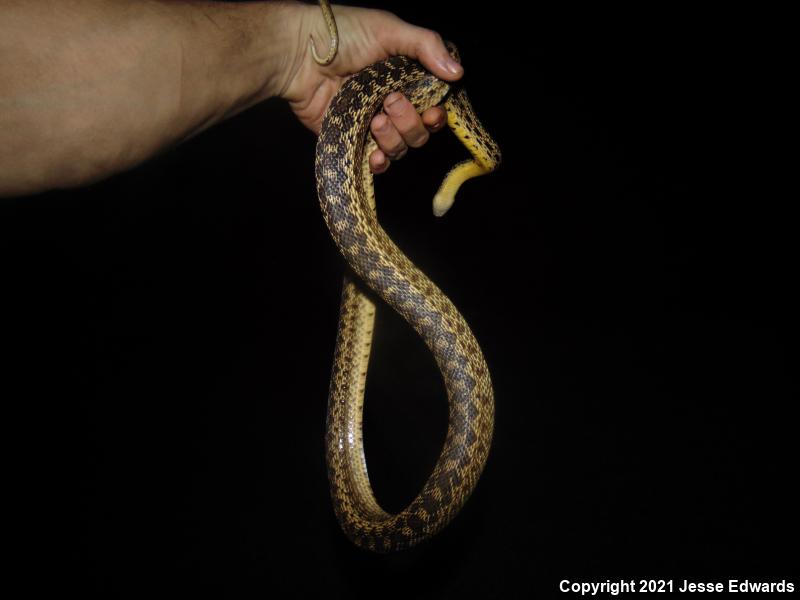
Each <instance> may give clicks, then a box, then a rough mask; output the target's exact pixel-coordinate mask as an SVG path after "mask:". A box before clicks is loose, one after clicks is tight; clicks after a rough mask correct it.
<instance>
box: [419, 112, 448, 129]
mask: <svg viewBox="0 0 800 600" xmlns="http://www.w3.org/2000/svg"><path fill="white" fill-rule="evenodd" d="M422 123H423V124H424V125H425V127H427V128H428V131H439V130H440V129H441V128H442V127H444V125H445V123H447V112H445V110H444V109H443V108H441V107H439V106H433V107H431V108H429V109H428V110H426V111H425V112H424V113H422Z"/></svg>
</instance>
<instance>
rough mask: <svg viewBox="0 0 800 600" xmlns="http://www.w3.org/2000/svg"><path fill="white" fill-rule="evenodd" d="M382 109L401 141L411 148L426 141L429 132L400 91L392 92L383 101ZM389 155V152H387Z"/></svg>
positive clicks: (417, 146)
mask: <svg viewBox="0 0 800 600" xmlns="http://www.w3.org/2000/svg"><path fill="white" fill-rule="evenodd" d="M383 110H384V111H385V112H386V114H387V115H389V118H390V119H391V121H392V125H394V127H395V129H396V130H397V131H398V133H399V134H400V136H401V137H402V138H403V141H404V142H405V143H406V145H407V146H410V147H411V148H419V147H420V146H422V145H423V144H424V143H425V142H427V141H428V138H429V137H430V134H429V133H428V130H427V129H425V125H424V124H423V123H422V118H421V117H420V116H419V114H417V111H416V110H415V109H414V105H413V104H411V102H409V100H408V99H407V98H406V97H405V96H403V94H401V93H400V92H392V93H391V94H389V95H388V96H387V97H386V100H384V101H383ZM389 155H390V156H391V152H390V153H389Z"/></svg>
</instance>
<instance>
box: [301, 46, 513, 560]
mask: <svg viewBox="0 0 800 600" xmlns="http://www.w3.org/2000/svg"><path fill="white" fill-rule="evenodd" d="M450 51H451V54H452V55H453V56H454V57H457V53H456V51H455V48H454V47H453V46H450ZM392 91H400V92H402V93H403V94H404V95H405V96H406V97H408V98H409V100H411V102H412V103H413V104H414V106H415V107H416V109H417V110H418V111H420V112H421V111H423V110H425V109H426V108H429V107H431V106H434V105H438V104H440V103H442V102H443V106H444V108H445V109H446V111H447V113H448V123H449V125H450V128H451V129H452V130H453V131H454V132H455V133H456V135H457V136H458V137H459V139H461V141H462V142H463V143H464V145H465V146H466V147H467V149H468V150H469V151H470V153H471V154H472V159H471V160H467V161H464V162H462V163H460V164H459V165H456V166H455V167H454V168H453V169H452V170H451V171H450V172H449V173H448V174H447V176H446V177H445V180H444V182H443V183H442V186H441V187H440V189H439V192H438V193H437V194H436V197H435V200H434V212H435V213H436V214H443V213H444V212H445V211H446V210H447V209H448V208H449V207H450V205H452V202H453V199H454V197H455V193H456V191H457V190H458V188H459V186H460V185H461V183H463V182H464V181H465V180H466V179H468V178H470V177H475V176H477V175H481V174H484V173H488V172H489V171H491V170H493V169H494V168H495V167H496V166H497V164H498V163H499V161H500V152H499V150H498V148H497V145H496V144H495V142H494V141H493V140H492V139H491V138H490V137H489V135H488V134H487V133H486V131H485V130H484V128H483V127H482V126H481V124H480V123H479V122H478V120H477V119H476V118H475V115H474V113H473V111H472V108H471V106H470V103H469V101H468V99H467V96H466V94H465V93H464V91H463V90H451V89H450V85H449V84H448V83H446V82H444V81H441V80H439V79H437V78H436V77H434V76H433V75H431V74H430V73H428V72H427V71H426V70H425V69H424V68H423V67H422V66H421V65H420V64H419V63H417V62H415V61H412V60H410V59H408V58H406V57H404V56H396V57H393V58H390V59H388V60H385V61H383V62H379V63H375V64H373V65H372V66H370V67H367V68H366V69H364V70H363V71H361V72H359V73H358V74H356V75H354V76H353V77H351V78H350V79H348V80H347V81H346V82H345V83H344V84H343V86H342V88H341V89H340V91H339V93H338V94H337V95H336V97H335V98H334V99H333V101H332V102H331V104H330V106H329V108H328V110H327V112H326V114H325V117H324V119H323V122H322V130H321V133H320V136H319V139H318V142H317V150H316V180H317V192H318V194H319V199H320V205H321V208H322V213H323V216H324V218H325V222H326V224H327V226H328V229H329V230H330V233H331V235H332V237H333V239H334V241H335V243H336V245H337V246H338V248H339V250H340V252H341V253H342V255H343V257H344V259H345V261H346V262H347V264H348V266H349V267H350V270H351V274H350V275H347V276H346V277H345V280H344V289H343V292H342V301H341V308H340V320H339V329H338V335H337V341H336V351H335V355H334V365H333V372H332V375H331V384H330V395H329V400H328V417H327V434H326V460H327V465H328V476H329V481H330V489H331V497H332V499H333V505H334V510H335V513H336V516H337V518H338V520H339V523H340V525H341V527H342V529H343V531H344V532H345V534H346V535H347V536H348V537H349V538H350V539H351V540H352V541H353V542H354V543H355V544H357V545H358V546H360V547H362V548H365V549H368V550H372V551H375V552H389V551H394V550H401V549H404V548H409V547H411V546H413V545H415V544H417V543H419V542H420V541H422V540H424V539H426V538H428V537H430V536H432V535H433V534H435V533H436V532H437V531H439V530H441V529H442V528H443V527H444V526H445V525H446V524H447V523H448V522H449V521H450V520H451V519H452V518H453V517H454V516H455V515H456V513H457V512H458V511H459V510H460V509H461V507H462V506H463V505H464V503H465V502H466V500H467V498H468V497H469V495H470V494H471V493H472V490H473V489H474V487H475V485H476V483H477V481H478V478H479V477H480V475H481V472H482V470H483V467H484V465H485V463H486V458H487V456H488V453H489V447H490V445H491V438H492V429H493V423H494V397H493V392H492V384H491V380H490V376H489V370H488V368H487V366H486V361H485V360H484V357H483V353H482V352H481V349H480V347H479V346H478V343H477V341H476V340H475V337H474V335H473V334H472V331H471V330H470V328H469V326H468V325H467V323H466V321H465V320H464V318H463V317H462V316H461V314H460V313H459V312H458V310H456V308H455V306H453V304H452V302H450V300H449V299H448V298H447V297H446V296H445V295H444V293H442V291H441V290H439V288H438V287H436V285H435V284H434V283H433V282H432V281H430V279H428V278H427V277H426V276H425V275H424V274H423V273H422V272H421V271H420V270H419V269H418V268H417V267H416V266H415V265H414V264H413V263H412V262H411V261H410V260H409V259H408V258H407V257H406V256H405V255H404V254H403V252H402V251H401V250H400V249H399V248H398V247H397V246H396V245H395V244H394V242H393V241H392V240H391V239H390V238H389V236H388V235H387V234H386V232H385V231H384V230H383V228H382V227H381V226H380V223H379V222H378V220H377V216H376V212H375V195H374V189H373V185H372V175H371V173H370V170H369V163H368V156H369V154H370V153H371V152H372V150H374V149H375V147H376V145H375V142H374V140H372V138H371V137H370V134H369V122H370V120H371V119H372V117H373V116H374V115H375V114H376V112H377V111H378V110H379V108H380V106H381V104H382V102H383V99H384V98H385V97H386V96H387V95H388V94H389V93H390V92H392ZM368 290H371V291H372V292H374V293H375V294H377V295H378V296H380V297H381V298H382V299H383V300H384V301H385V302H386V303H387V304H388V305H389V306H391V307H392V308H393V309H394V310H395V311H397V312H398V313H399V314H400V315H402V317H403V318H404V319H405V320H406V321H407V322H408V323H409V324H410V325H411V326H412V327H413V328H414V329H415V330H416V331H417V333H418V334H419V335H420V336H421V337H422V339H423V340H424V341H425V343H426V344H427V346H428V348H429V349H430V350H431V352H432V353H433V355H434V357H435V359H436V363H437V365H438V367H439V369H440V371H441V373H442V377H443V379H444V383H445V387H446V389H447V396H448V401H449V421H448V429H447V436H446V439H445V442H444V447H443V449H442V453H441V455H440V456H439V459H438V461H437V462H436V465H435V467H434V469H433V472H432V474H431V475H430V477H429V478H428V480H427V482H426V483H425V485H424V486H423V488H422V490H421V491H420V493H419V494H418V495H417V497H416V498H415V499H414V500H413V501H412V502H411V504H410V505H409V506H408V507H407V508H406V509H405V510H403V511H401V512H400V513H399V514H394V515H392V514H389V513H387V512H386V511H384V510H383V509H382V508H381V507H380V505H379V504H378V501H377V500H376V499H375V496H374V494H373V492H372V488H371V487H370V483H369V476H368V474H367V464H366V458H365V455H364V446H363V435H362V419H363V405H364V388H365V382H366V375H367V367H368V362H369V350H370V345H371V343H372V332H373V327H374V316H375V303H374V302H373V301H372V300H371V299H370V295H369V293H368Z"/></svg>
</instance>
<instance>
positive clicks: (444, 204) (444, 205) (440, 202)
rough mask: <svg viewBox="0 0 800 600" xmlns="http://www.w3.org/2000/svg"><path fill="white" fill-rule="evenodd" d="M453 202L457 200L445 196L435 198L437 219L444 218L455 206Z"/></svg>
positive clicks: (434, 212) (438, 195)
mask: <svg viewBox="0 0 800 600" xmlns="http://www.w3.org/2000/svg"><path fill="white" fill-rule="evenodd" d="M453 202H455V198H453V197H451V196H445V195H443V194H436V196H434V197H433V214H434V216H436V217H443V216H444V215H445V214H446V213H447V211H448V210H450V207H451V206H453Z"/></svg>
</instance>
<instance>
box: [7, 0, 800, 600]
mask: <svg viewBox="0 0 800 600" xmlns="http://www.w3.org/2000/svg"><path fill="white" fill-rule="evenodd" d="M365 4H366V3H365ZM372 5H373V6H381V7H384V8H388V9H390V10H393V11H394V12H396V13H397V14H399V15H400V16H402V17H404V18H405V19H407V20H409V21H412V22H415V23H418V24H420V25H424V26H428V27H432V28H435V29H437V30H438V31H440V32H441V33H442V34H443V35H444V36H445V37H447V38H449V39H452V40H454V41H455V42H456V43H457V44H458V45H459V48H460V50H461V52H462V58H463V61H464V63H465V66H466V71H467V75H466V77H465V79H464V83H465V85H466V86H467V88H468V90H469V93H470V96H471V98H472V100H473V103H474V106H475V109H476V111H477V113H478V115H479V117H480V118H481V119H482V120H483V122H484V123H485V125H486V126H487V128H488V129H489V130H490V131H491V132H492V133H493V134H494V135H495V136H496V139H497V140H498V142H499V144H500V146H501V148H502V150H503V152H504V163H503V166H502V168H501V169H500V170H499V171H498V172H497V173H495V174H493V175H491V176H490V177H485V178H482V179H480V180H475V181H472V182H470V183H468V184H467V185H466V186H465V187H464V189H463V190H462V192H461V195H460V198H459V200H458V201H457V203H456V205H455V207H454V209H453V210H452V211H451V213H450V214H448V215H447V216H446V217H445V218H442V219H435V218H434V217H432V216H431V214H430V200H431V198H432V195H433V192H434V191H435V189H436V187H437V185H438V182H439V180H440V179H441V176H442V175H443V174H444V173H445V172H446V170H447V168H448V167H449V166H450V165H451V164H452V163H453V162H455V161H457V160H460V159H462V158H463V157H464V156H465V152H464V150H463V149H461V148H459V146H458V144H457V143H456V142H455V141H454V139H453V138H452V136H450V135H449V134H448V133H442V134H438V135H436V136H434V138H433V139H432V140H431V142H430V143H429V144H428V145H427V146H426V147H425V148H423V149H420V150H418V151H414V152H412V153H411V154H410V155H409V156H408V157H407V158H406V159H404V160H403V161H401V162H399V163H398V164H396V165H394V166H392V168H391V169H390V172H389V173H387V174H386V175H384V176H381V177H380V178H379V180H378V181H377V184H376V185H377V194H378V199H379V210H380V217H381V220H382V222H383V223H384V225H385V227H386V229H387V230H388V231H389V233H390V234H391V235H392V236H393V237H394V238H395V240H396V241H397V242H398V244H399V245H400V246H401V247H402V248H403V249H404V250H406V251H407V253H408V254H409V256H410V257H411V258H412V259H413V260H414V261H415V262H417V263H418V264H419V265H420V266H421V267H422V268H423V270H425V271H426V272H427V273H428V274H429V275H430V276H431V277H432V278H433V280H434V281H436V282H437V283H438V284H439V285H440V287H442V288H443V290H444V291H445V292H446V293H447V294H448V295H450V297H451V298H452V299H453V301H454V302H455V303H456V305H457V306H458V307H459V308H460V309H461V310H462V312H463V313H464V315H465V316H466V318H467V320H468V322H470V323H471V325H472V327H473V329H474V331H475V333H476V335H477V337H478V339H479V340H480V341H481V343H482V346H483V349H484V352H485V354H486V358H487V361H488V363H489V366H490V369H491V372H492V375H493V379H494V383H495V390H496V401H497V426H496V436H495V442H494V446H493V451H492V454H491V457H490V460H489V463H488V466H487V468H486V471H485V474H484V477H483V479H482V480H481V482H480V484H479V485H478V488H477V490H476V492H475V493H474V495H473V497H472V498H471V500H470V501H469V503H468V504H467V506H466V508H465V509H464V510H463V512H462V514H461V515H460V516H459V517H458V518H457V519H456V520H455V521H454V522H453V523H452V525H451V526H450V527H448V528H447V529H446V530H445V531H444V532H443V533H442V534H441V535H439V536H438V537H437V538H436V539H435V540H433V541H430V542H428V543H426V544H424V545H422V546H420V547H418V548H416V549H413V550H411V551H407V552H404V553H400V554H397V555H392V556H373V555H369V554H366V553H364V552H362V551H360V550H358V549H356V548H354V547H353V546H351V545H350V543H349V542H348V541H347V540H346V539H345V538H344V536H343V535H342V534H341V533H340V531H339V529H338V525H337V524H336V521H335V519H334V516H333V512H332V508H331V504H330V500H329V497H328V489H327V480H326V473H325V465H324V454H323V435H324V424H325V407H326V395H327V380H328V376H329V372H330V366H331V357H332V353H333V343H334V336H335V330H336V319H337V310H338V294H339V290H340V277H341V272H342V264H341V262H340V259H339V258H338V254H337V252H336V249H335V247H334V246H333V244H332V242H331V241H330V238H329V236H328V233H327V231H326V229H325V226H324V223H323V221H322V218H321V215H320V213H319V208H318V204H317V199H316V195H315V188H314V181H313V154H314V138H313V136H312V135H311V134H310V133H309V132H307V131H305V130H304V129H303V128H302V126H301V125H300V124H299V123H297V122H296V121H295V120H294V118H293V117H292V115H291V113H290V112H289V111H288V108H287V107H286V106H285V105H283V104H282V103H281V102H280V101H277V100H275V101H269V102H267V103H265V104H263V105H261V106H258V107H256V108H254V109H252V110H249V111H247V112H246V113H244V114H242V115H239V116H238V117H236V118H234V119H232V120H230V121H228V122H226V123H224V124H222V125H219V126H217V127H215V128H214V129H213V130H210V131H208V132H206V133H204V134H202V135H201V136H199V137H197V138H196V139H193V140H192V141H190V142H188V143H186V144H184V145H182V146H181V147H179V148H176V149H174V150H171V151H169V152H167V153H165V154H163V155H162V156H160V157H159V158H157V159H155V160H153V161H151V162H149V163H148V164H146V165H143V166H142V167H140V168H137V169H135V170H133V171H131V172H129V173H125V174H122V175H119V176H116V177H114V178H112V179H110V180H108V181H105V182H102V183H99V184H97V185H94V186H92V187H90V188H87V189H83V190H77V191H70V192H56V193H48V194H44V195H41V196H38V197H32V198H25V199H17V200H13V199H12V200H4V201H2V203H1V204H0V215H2V218H1V219H0V234H2V258H0V261H2V263H1V264H2V277H3V293H2V294H3V301H4V304H5V306H6V308H5V310H4V315H3V327H4V329H5V330H6V331H5V333H4V335H3V339H4V342H3V343H4V345H5V346H6V347H7V349H8V350H10V353H11V354H12V355H13V357H14V358H13V359H12V360H11V361H10V362H9V361H6V363H5V365H6V369H7V371H6V375H5V376H4V379H5V380H6V383H5V384H4V385H3V388H4V389H5V392H4V393H3V396H4V403H3V406H4V408H5V410H6V411H7V417H6V419H5V420H4V421H5V428H7V430H8V431H7V439H9V440H10V441H11V447H10V450H9V451H8V453H9V458H10V461H9V462H10V466H9V468H8V469H7V471H6V495H7V498H9V499H11V500H13V505H14V507H15V508H14V510H13V511H10V512H8V515H9V520H10V521H12V522H13V523H14V524H16V525H19V526H20V527H21V528H22V530H23V532H24V533H23V535H22V536H20V538H19V542H18V543H17V542H15V544H17V545H14V546H13V547H14V548H15V549H16V551H17V553H18V554H19V556H21V557H22V558H23V559H24V561H25V562H26V563H29V564H32V565H33V566H34V575H32V577H31V579H30V580H29V583H30V585H31V586H32V589H36V588H38V587H39V586H41V585H55V586H56V587H57V588H59V589H63V590H70V589H76V590H82V591H84V592H86V593H88V592H91V591H97V592H98V593H99V594H100V595H102V596H103V597H113V596H116V595H124V594H125V593H128V592H136V591H139V592H141V591H145V592H150V593H153V594H159V593H161V592H164V591H174V592H180V593H187V594H188V593H194V592H209V593H211V594H213V595H215V596H216V597H220V596H221V595H222V594H223V593H224V594H225V595H228V596H236V597H243V596H246V597H250V596H251V595H252V596H256V595H257V596H264V595H269V594H271V593H276V592H277V593H280V594H282V595H288V596H289V597H292V596H312V595H316V594H322V593H324V594H326V595H327V596H331V597H345V596H347V597H354V596H356V597H357V596H362V595H367V594H381V595H388V596H392V595H395V594H396V595H401V596H405V597H414V598H418V597H419V598H421V597H437V598H443V597H473V596H476V597H477V596H480V597H520V596H526V595H530V594H533V593H538V592H545V593H546V594H547V595H556V594H557V591H556V590H557V586H558V582H559V581H560V580H561V579H570V580H573V581H581V580H595V581H603V580H605V579H615V578H625V579H630V578H638V577H654V578H675V579H680V578H683V577H688V578H695V579H700V580H720V579H721V580H725V579H727V578H728V577H733V578H739V579H743V578H746V577H750V578H751V579H770V578H772V579H778V580H780V579H781V578H788V577H790V576H792V575H794V574H795V572H796V569H795V568H796V564H797V563H796V552H793V551H787V550H786V547H787V545H790V546H792V547H796V522H795V521H794V514H795V512H796V510H795V507H796V505H797V497H796V493H795V492H794V491H790V488H791V487H792V486H791V483H793V481H794V480H796V466H795V465H796V462H795V459H794V451H795V449H796V442H795V432H796V423H795V422H794V421H793V420H792V418H791V417H790V414H791V412H790V409H791V408H792V405H793V403H794V401H795V400H796V399H797V379H796V362H795V358H794V356H795V354H796V353H795V349H796V341H795V340H796V332H797V327H796V326H797V321H796V317H795V316H794V314H795V311H796V307H797V305H798V297H797V293H796V292H795V291H794V283H795V281H794V280H796V271H797V269H796V264H797V263H796V255H797V242H796V234H795V230H796V227H795V222H794V221H793V220H792V219H790V217H789V215H790V212H791V208H792V205H793V204H796V200H797V194H796V187H794V188H790V189H791V190H793V191H789V190H787V189H785V188H782V187H781V186H780V185H779V184H778V181H779V178H780V176H781V174H782V173H783V172H784V171H785V170H786V169H788V168H789V165H790V161H789V154H788V153H787V152H786V149H785V147H784V141H783V140H784V138H785V137H786V135H787V134H786V133H785V131H786V127H787V123H786V121H785V119H786V117H785V114H786V113H785V112H784V110H783V109H784V108H785V105H784V103H785V102H786V101H785V99H784V92H783V90H782V89H781V87H782V81H785V78H786V75H787V73H785V72H783V74H781V73H782V72H781V69H780V68H779V67H778V66H776V65H775V64H774V62H773V59H774V58H775V57H776V56H778V55H780V53H781V47H780V46H781V42H780V38H781V36H780V33H779V31H778V29H779V28H778V26H777V24H778V23H779V22H780V21H781V18H780V15H763V16H761V17H755V16H753V15H730V14H725V15H723V14H710V15H709V14H698V13H696V12H693V11H688V10H687V11H675V12H668V11H667V9H663V10H662V9H655V8H653V9H651V10H649V11H647V12H643V11H641V10H638V11H634V12H628V11H625V12H622V11H620V12H607V11H603V12H599V11H598V12H592V13H587V12H584V11H578V10H577V9H574V10H573V9H568V10H565V11H563V12H560V13H555V12H553V11H547V10H541V9H533V10H532V12H529V13H527V14H523V13H521V12H520V9H519V8H518V7H517V5H510V4H504V5H493V6H486V7H484V8H483V9H482V10H478V9H476V8H474V7H471V8H467V7H464V6H453V7H449V8H448V7H445V6H444V3H442V5H439V4H437V5H435V7H434V6H431V5H429V4H427V3H423V2H402V3H400V2H389V3H372ZM756 50H758V51H756ZM366 410H367V416H366V418H367V424H366V443H367V454H368V460H369V463H370V469H371V476H372V478H373V483H374V486H375V489H376V493H377V495H378V497H379V499H380V500H381V501H382V502H383V503H384V504H385V505H386V507H387V508H389V509H392V510H399V509H401V508H402V507H403V506H404V505H405V503H407V502H408V501H409V500H410V499H411V498H412V497H413V495H414V494H415V493H416V491H417V490H418V489H419V487H420V486H421V485H422V483H423V482H424V480H425V478H426V476H427V474H428V473H429V470H430V468H431V467H432V465H433V463H434V461H435V459H436V456H437V453H438V450H439V448H440V445H441V442H442V440H443V437H444V430H445V427H446V407H445V402H444V394H443V388H442V385H441V380H440V378H439V375H438V373H437V371H436V369H435V365H434V363H433V361H432V359H431V358H430V356H429V354H428V352H427V350H426V349H425V347H424V346H423V344H422V343H421V342H420V341H419V340H417V339H416V338H415V337H414V335H413V333H412V332H411V330H410V329H409V328H408V327H406V326H405V324H404V323H402V322H401V321H400V320H399V319H398V318H397V317H395V316H394V315H392V314H390V313H388V312H387V311H385V310H384V311H381V313H380V316H379V327H378V334H377V341H376V346H375V352H374V354H373V359H372V364H371V370H370V376H369V384H368V400H367V409H366ZM794 482H796V481H794ZM790 569H791V570H790ZM387 590H388V591H387Z"/></svg>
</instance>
